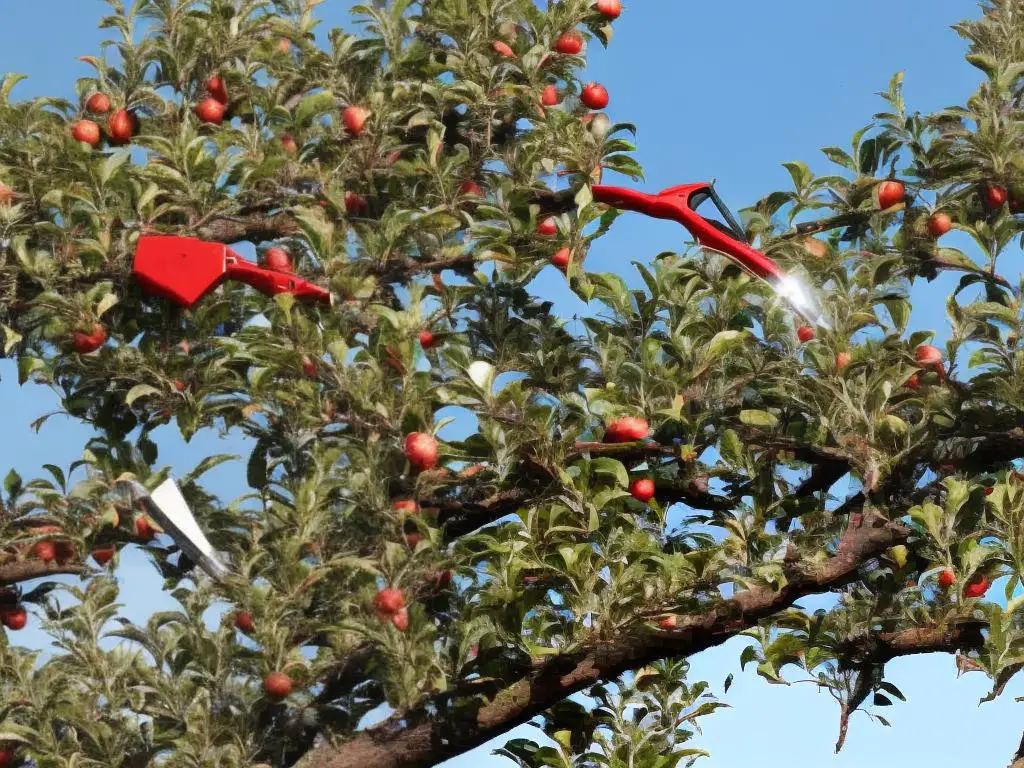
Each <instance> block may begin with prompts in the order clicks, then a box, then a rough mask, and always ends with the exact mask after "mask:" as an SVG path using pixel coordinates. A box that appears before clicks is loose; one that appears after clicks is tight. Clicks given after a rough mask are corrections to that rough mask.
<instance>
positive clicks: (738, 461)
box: [719, 429, 744, 467]
mask: <svg viewBox="0 0 1024 768" xmlns="http://www.w3.org/2000/svg"><path fill="white" fill-rule="evenodd" d="M719 452H720V453H721V454H722V458H723V459H725V460H726V461H727V462H728V463H729V464H732V465H733V466H734V467H738V466H743V464H744V460H743V441H742V440H740V436H739V435H737V434H736V432H735V431H734V430H732V429H727V430H725V431H724V432H723V433H722V439H721V441H720V442H719Z"/></svg>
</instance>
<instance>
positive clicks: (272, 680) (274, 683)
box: [263, 672, 292, 701]
mask: <svg viewBox="0 0 1024 768" xmlns="http://www.w3.org/2000/svg"><path fill="white" fill-rule="evenodd" d="M263 690H264V692H265V693H266V694H267V697H268V698H271V699H274V700H275V701H281V700H282V699H287V698H288V697H289V696H291V693H292V679H291V678H290V677H288V675H286V674H285V673H284V672H271V673H270V674H269V675H267V676H266V677H264V678H263Z"/></svg>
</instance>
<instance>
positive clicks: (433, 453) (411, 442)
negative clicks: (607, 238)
mask: <svg viewBox="0 0 1024 768" xmlns="http://www.w3.org/2000/svg"><path fill="white" fill-rule="evenodd" d="M437 453H438V452H437V440H435V439H434V436H433V435H428V434H427V433H426V432H411V433H409V434H408V435H406V437H405V458H407V459H408V460H409V463H410V464H412V465H413V466H414V467H416V469H419V470H425V469H433V468H434V467H436V466H437Z"/></svg>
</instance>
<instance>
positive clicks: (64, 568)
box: [0, 560, 89, 587]
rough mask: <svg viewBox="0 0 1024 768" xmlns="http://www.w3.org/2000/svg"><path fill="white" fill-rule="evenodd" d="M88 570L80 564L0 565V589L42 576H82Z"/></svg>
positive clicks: (37, 562) (31, 562)
mask: <svg viewBox="0 0 1024 768" xmlns="http://www.w3.org/2000/svg"><path fill="white" fill-rule="evenodd" d="M88 572H89V569H88V568H87V567H86V566H84V565H82V564H80V563H65V564H63V565H59V564H58V563H56V562H54V561H51V562H48V563H46V562H43V561H42V560H18V561H16V562H13V563H7V564H5V565H0V587H7V586H10V585H11V584H18V583H19V582H22V581H30V580H31V579H39V578H42V577H44V576H56V575H58V574H65V575H67V574H82V573H88Z"/></svg>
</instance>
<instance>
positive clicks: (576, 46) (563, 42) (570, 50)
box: [555, 29, 583, 56]
mask: <svg viewBox="0 0 1024 768" xmlns="http://www.w3.org/2000/svg"><path fill="white" fill-rule="evenodd" d="M555 50H556V51H558V52H559V53H564V54H565V55H566V56H575V55H576V54H578V53H579V52H580V51H582V50H583V35H581V34H580V33H579V32H578V31H576V30H575V29H572V30H569V31H568V32H563V33H562V34H561V35H559V36H558V39H557V40H555Z"/></svg>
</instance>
